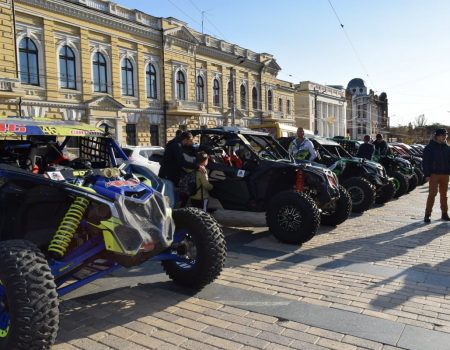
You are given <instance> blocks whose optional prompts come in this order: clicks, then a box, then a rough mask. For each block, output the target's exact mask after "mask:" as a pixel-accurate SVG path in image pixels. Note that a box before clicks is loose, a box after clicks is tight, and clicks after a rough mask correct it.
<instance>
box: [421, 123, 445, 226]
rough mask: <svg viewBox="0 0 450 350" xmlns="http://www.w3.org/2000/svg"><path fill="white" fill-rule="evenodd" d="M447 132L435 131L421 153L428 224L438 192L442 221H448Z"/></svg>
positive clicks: (425, 219)
mask: <svg viewBox="0 0 450 350" xmlns="http://www.w3.org/2000/svg"><path fill="white" fill-rule="evenodd" d="M447 135H448V133H447V130H446V129H437V130H436V131H435V132H434V137H433V139H432V140H431V141H430V143H429V144H428V145H427V146H426V147H425V149H424V151H423V162H422V165H423V173H424V175H425V180H426V181H429V182H430V184H429V190H428V199H427V205H426V208H425V218H424V219H423V221H424V222H430V216H431V212H432V210H433V205H434V198H435V197H436V195H437V193H438V191H439V193H440V197H441V210H442V220H445V221H450V218H449V216H448V204H447V191H448V180H449V175H450V146H449V145H448V143H447V141H446V140H447Z"/></svg>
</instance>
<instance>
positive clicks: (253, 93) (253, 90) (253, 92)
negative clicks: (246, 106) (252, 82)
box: [252, 86, 258, 109]
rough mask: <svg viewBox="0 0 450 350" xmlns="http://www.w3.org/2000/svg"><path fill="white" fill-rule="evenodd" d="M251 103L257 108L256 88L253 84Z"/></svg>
mask: <svg viewBox="0 0 450 350" xmlns="http://www.w3.org/2000/svg"><path fill="white" fill-rule="evenodd" d="M252 103H253V109H258V90H257V89H256V87H255V86H254V87H253V89H252Z"/></svg>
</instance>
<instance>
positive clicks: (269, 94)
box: [267, 90, 273, 111]
mask: <svg viewBox="0 0 450 350" xmlns="http://www.w3.org/2000/svg"><path fill="white" fill-rule="evenodd" d="M267 109H268V110H269V111H273V95H272V90H269V91H267Z"/></svg>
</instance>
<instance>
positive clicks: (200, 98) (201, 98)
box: [197, 75, 205, 102]
mask: <svg viewBox="0 0 450 350" xmlns="http://www.w3.org/2000/svg"><path fill="white" fill-rule="evenodd" d="M197 102H205V82H204V81H203V78H202V77H201V76H200V75H199V76H198V77H197Z"/></svg>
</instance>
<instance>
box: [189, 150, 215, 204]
mask: <svg viewBox="0 0 450 350" xmlns="http://www.w3.org/2000/svg"><path fill="white" fill-rule="evenodd" d="M197 164H198V165H199V166H204V167H205V168H206V166H207V165H208V155H207V154H206V152H203V151H201V152H198V153H197ZM196 186H197V187H196V188H197V192H196V193H195V194H194V195H192V196H191V198H190V200H191V206H193V207H196V208H200V209H203V210H204V211H206V210H207V208H208V198H209V191H211V190H212V188H213V185H211V183H210V182H209V181H208V174H207V173H203V172H202V171H197V174H196Z"/></svg>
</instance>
